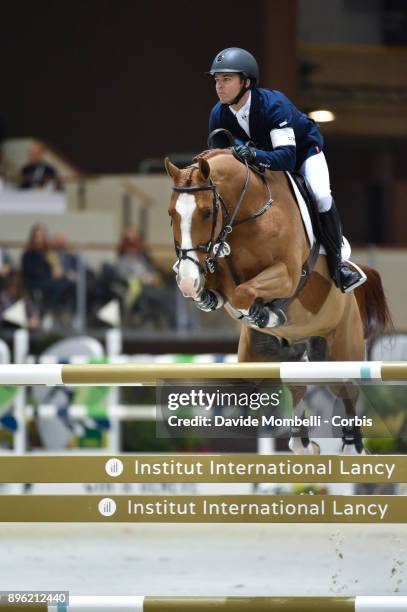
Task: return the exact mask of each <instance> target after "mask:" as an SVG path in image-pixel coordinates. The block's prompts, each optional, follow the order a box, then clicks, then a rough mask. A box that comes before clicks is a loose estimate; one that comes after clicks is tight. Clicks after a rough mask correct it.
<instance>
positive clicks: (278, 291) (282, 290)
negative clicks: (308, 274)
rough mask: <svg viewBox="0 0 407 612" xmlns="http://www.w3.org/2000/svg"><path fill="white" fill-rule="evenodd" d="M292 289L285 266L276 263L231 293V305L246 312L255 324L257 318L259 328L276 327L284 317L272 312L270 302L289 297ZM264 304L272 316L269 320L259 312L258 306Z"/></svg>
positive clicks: (290, 278)
mask: <svg viewBox="0 0 407 612" xmlns="http://www.w3.org/2000/svg"><path fill="white" fill-rule="evenodd" d="M294 288H295V287H294V283H293V279H292V277H291V275H290V273H289V270H288V268H287V265H286V264H285V263H283V262H278V263H276V264H274V265H273V266H269V267H268V268H266V269H265V270H263V271H262V272H260V273H259V274H257V276H254V277H253V278H251V279H250V280H248V281H246V282H245V283H241V284H240V285H238V286H237V287H236V288H235V290H234V292H233V296H232V299H231V304H232V306H234V307H235V308H237V309H238V310H247V311H248V312H249V314H250V315H251V316H252V317H253V319H254V321H255V322H256V323H257V321H256V317H257V319H258V326H259V327H277V326H278V325H282V324H283V323H284V322H285V315H284V313H283V312H282V311H281V310H279V309H276V310H274V309H273V304H272V302H273V300H275V299H276V298H285V297H289V296H290V295H291V294H292V293H293V291H294ZM264 304H267V307H268V308H269V310H270V313H273V314H274V317H271V318H270V320H268V319H267V315H268V313H267V311H263V313H262V312H261V310H259V306H261V305H264ZM277 310H278V311H277ZM262 314H263V319H262V317H261V315H262Z"/></svg>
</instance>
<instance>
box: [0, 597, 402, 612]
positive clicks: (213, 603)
mask: <svg viewBox="0 0 407 612" xmlns="http://www.w3.org/2000/svg"><path fill="white" fill-rule="evenodd" d="M25 608H27V610H29V609H31V610H43V611H45V610H49V611H53V612H69V611H70V610H75V612H89V611H90V610H94V611H95V612H96V610H97V611H100V610H112V611H113V610H114V611H116V610H120V612H166V611H167V610H168V611H169V612H170V611H171V612H195V611H196V612H218V611H219V612H327V611H330V612H393V611H395V610H396V611H398V612H401V610H404V611H405V610H407V596H382V597H380V596H377V597H376V596H371V597H285V596H281V597H139V596H107V597H103V596H76V597H75V596H70V598H69V605H65V604H58V605H57V606H49V607H47V606H46V605H45V606H44V605H38V606H37V605H34V606H32V605H31V606H21V605H20V607H19V608H18V609H25ZM7 609H10V608H7ZM0 610H1V605H0Z"/></svg>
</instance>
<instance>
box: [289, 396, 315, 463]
mask: <svg viewBox="0 0 407 612" xmlns="http://www.w3.org/2000/svg"><path fill="white" fill-rule="evenodd" d="M306 391H307V387H306V386H304V385H303V386H299V385H296V386H295V387H291V393H292V396H293V417H296V416H297V417H299V418H300V419H302V417H303V416H304V412H305V409H306V405H305V402H304V396H305V393H306ZM288 447H289V449H290V450H291V451H292V452H293V453H294V454H295V455H319V454H320V447H319V444H317V443H316V442H314V441H313V440H310V437H309V432H308V427H305V426H303V425H300V426H298V427H297V426H295V425H293V426H292V427H291V431H290V439H289V441H288Z"/></svg>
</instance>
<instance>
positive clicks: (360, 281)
mask: <svg viewBox="0 0 407 612" xmlns="http://www.w3.org/2000/svg"><path fill="white" fill-rule="evenodd" d="M345 263H347V264H348V265H349V266H351V267H352V268H354V269H355V270H356V272H357V273H358V274H359V278H358V280H356V281H355V282H354V283H352V284H351V285H349V287H346V288H342V287H341V291H342V292H343V293H351V291H354V290H355V289H356V288H357V287H360V285H363V283H365V282H366V281H367V276H366V274H365V273H364V272H363V270H362V269H361V268H360V267H359V266H358V265H357V264H355V263H354V262H353V261H347V262H345Z"/></svg>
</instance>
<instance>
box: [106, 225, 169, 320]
mask: <svg viewBox="0 0 407 612" xmlns="http://www.w3.org/2000/svg"><path fill="white" fill-rule="evenodd" d="M116 271H117V275H118V277H119V278H120V279H121V280H122V281H124V282H126V283H127V291H126V294H125V296H124V300H123V302H124V306H125V309H126V310H127V312H128V313H129V314H130V313H132V312H134V313H135V314H137V315H138V316H139V318H140V322H141V323H145V322H146V321H148V320H151V321H152V322H153V323H155V324H159V323H160V322H161V321H162V319H164V320H165V322H166V323H167V324H168V325H169V326H170V327H173V326H174V325H175V304H174V298H173V291H172V288H171V287H168V286H166V284H165V278H164V275H163V274H162V273H161V272H160V270H159V269H158V268H157V267H156V265H155V264H154V263H153V261H152V259H151V257H150V254H149V252H148V250H147V248H146V246H145V245H144V243H143V241H142V239H141V238H140V235H139V232H138V230H137V229H136V228H135V227H128V228H126V229H125V230H124V231H123V233H122V236H121V240H120V244H119V247H118V261H117V264H116Z"/></svg>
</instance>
